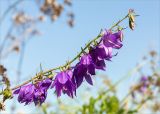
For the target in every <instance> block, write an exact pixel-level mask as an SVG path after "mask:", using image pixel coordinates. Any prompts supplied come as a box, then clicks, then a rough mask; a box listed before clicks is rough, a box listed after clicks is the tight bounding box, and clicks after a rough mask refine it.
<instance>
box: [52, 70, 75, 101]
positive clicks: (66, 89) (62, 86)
mask: <svg viewBox="0 0 160 114" xmlns="http://www.w3.org/2000/svg"><path fill="white" fill-rule="evenodd" d="M72 76H73V73H72V70H66V71H62V72H60V73H58V74H57V75H56V78H55V80H54V83H53V85H52V88H53V87H55V89H56V93H57V96H58V97H59V96H61V93H62V92H63V93H66V94H67V95H68V96H70V97H72V98H73V96H74V94H75V95H76V86H75V84H74V83H73V82H72Z"/></svg>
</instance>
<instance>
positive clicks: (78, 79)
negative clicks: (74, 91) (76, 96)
mask: <svg viewBox="0 0 160 114" xmlns="http://www.w3.org/2000/svg"><path fill="white" fill-rule="evenodd" d="M92 75H95V65H94V63H93V60H92V57H91V56H90V54H84V55H83V56H82V57H81V59H80V62H79V63H77V65H76V66H75V68H74V72H73V80H74V82H75V83H76V86H77V88H78V87H79V86H80V85H81V84H82V82H83V79H84V78H85V80H86V81H87V82H88V83H89V84H90V85H93V82H92V79H91V76H92Z"/></svg>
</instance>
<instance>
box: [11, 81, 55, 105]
mask: <svg viewBox="0 0 160 114" xmlns="http://www.w3.org/2000/svg"><path fill="white" fill-rule="evenodd" d="M51 83H52V80H51V79H45V80H43V81H40V82H38V83H36V84H35V85H34V84H28V85H25V86H22V87H20V88H19V89H17V90H15V91H14V92H13V94H18V101H19V102H20V103H25V105H27V104H30V103H31V102H34V103H35V105H37V104H40V105H41V104H42V103H43V102H44V101H45V99H46V97H47V90H48V88H49V86H50V85H51Z"/></svg>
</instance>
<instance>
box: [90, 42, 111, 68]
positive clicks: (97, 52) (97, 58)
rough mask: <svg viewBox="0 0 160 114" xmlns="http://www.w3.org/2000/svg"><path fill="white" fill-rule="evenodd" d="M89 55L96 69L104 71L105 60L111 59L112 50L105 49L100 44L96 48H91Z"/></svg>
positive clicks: (109, 48)
mask: <svg viewBox="0 0 160 114" xmlns="http://www.w3.org/2000/svg"><path fill="white" fill-rule="evenodd" d="M89 53H90V55H91V57H92V60H93V62H94V64H95V67H96V69H101V70H105V67H106V64H105V60H110V59H111V58H112V48H111V47H106V46H105V45H104V44H102V43H101V44H100V45H98V46H96V47H91V48H90V50H89Z"/></svg>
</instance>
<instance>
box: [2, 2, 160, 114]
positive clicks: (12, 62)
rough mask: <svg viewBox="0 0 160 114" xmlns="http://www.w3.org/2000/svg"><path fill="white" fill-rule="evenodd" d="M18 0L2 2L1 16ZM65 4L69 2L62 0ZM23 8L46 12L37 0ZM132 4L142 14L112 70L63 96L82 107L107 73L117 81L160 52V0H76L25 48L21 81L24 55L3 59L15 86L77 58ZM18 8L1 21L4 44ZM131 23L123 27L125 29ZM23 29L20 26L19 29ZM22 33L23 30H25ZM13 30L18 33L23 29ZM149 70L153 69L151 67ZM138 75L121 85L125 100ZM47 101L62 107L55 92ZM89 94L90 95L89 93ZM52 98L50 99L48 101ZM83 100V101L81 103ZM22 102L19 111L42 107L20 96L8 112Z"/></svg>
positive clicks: (34, 14) (127, 33)
mask: <svg viewBox="0 0 160 114" xmlns="http://www.w3.org/2000/svg"><path fill="white" fill-rule="evenodd" d="M15 1H16V0H0V17H1V16H2V14H3V13H4V11H6V9H7V8H8V7H9V5H10V4H12V3H14V2H15ZM59 2H60V3H61V2H63V1H62V0H59ZM16 7H17V9H20V10H22V11H25V12H26V13H27V14H28V15H30V16H32V17H33V18H35V17H38V16H40V15H41V14H42V13H41V12H40V10H39V7H38V5H37V4H36V3H35V2H33V0H23V2H22V3H20V4H19V5H17V6H16ZM130 8H132V9H134V10H135V12H136V14H139V15H140V16H139V17H137V18H136V29H135V30H134V31H131V30H130V29H128V28H127V29H126V30H125V31H124V42H123V44H124V46H123V48H122V49H120V50H118V56H116V57H114V58H113V59H112V62H107V69H106V71H105V72H104V71H100V72H98V75H97V76H96V77H95V78H94V86H93V87H92V86H90V85H88V84H84V85H83V86H81V87H80V88H79V89H78V91H77V97H76V98H75V99H71V98H69V97H66V96H65V95H64V96H62V98H60V99H63V100H62V101H63V102H64V103H66V104H69V105H71V104H76V105H80V104H82V103H83V102H85V100H83V101H81V99H80V98H83V99H87V98H89V96H96V90H97V89H95V88H97V87H98V86H100V85H101V82H100V80H99V79H98V77H99V76H101V75H107V76H108V78H109V79H111V80H112V82H116V81H117V80H118V79H120V78H121V77H122V76H124V75H125V74H126V72H128V71H129V70H130V69H132V68H133V67H135V66H136V64H137V62H138V61H140V60H141V58H142V57H143V55H145V54H146V53H148V51H150V50H152V49H154V50H156V51H157V52H158V53H160V32H159V31H160V13H159V11H160V1H159V0H134V1H133V0H73V1H72V6H71V7H68V6H67V7H65V8H64V12H62V14H61V16H60V17H59V18H58V19H57V20H56V21H54V22H53V21H51V20H50V18H47V17H46V18H45V20H44V21H43V22H41V23H38V24H37V25H36V28H37V29H38V30H39V31H40V35H34V36H33V37H32V38H31V40H28V41H27V43H26V46H25V53H24V58H23V64H22V66H21V75H20V78H19V82H17V81H16V78H15V77H16V75H17V72H16V71H17V68H18V67H17V66H18V64H17V63H18V61H19V58H20V54H17V53H16V52H15V53H11V54H10V55H9V56H8V57H7V58H5V59H2V60H1V64H4V65H5V67H6V68H7V69H9V70H8V76H9V79H10V80H11V84H12V86H14V85H16V84H17V83H20V82H23V81H25V80H27V79H30V78H31V77H32V76H34V75H35V74H36V73H37V72H39V71H40V64H41V65H42V68H43V69H44V70H45V69H49V68H52V67H56V66H59V65H61V64H64V63H65V62H66V61H67V60H70V59H72V58H73V57H74V56H75V55H76V54H77V53H78V52H79V51H80V49H81V47H83V46H84V45H85V43H87V42H88V41H89V40H91V39H93V38H94V37H95V36H96V35H98V33H99V32H100V29H107V28H110V27H111V26H112V25H113V23H115V22H117V21H118V20H119V19H121V18H123V17H124V16H125V15H126V14H127V13H128V10H129V9H130ZM67 11H72V12H73V13H74V15H75V18H74V26H73V27H69V26H68V25H67V24H66V12H67ZM14 15H15V13H14V12H9V13H8V14H7V16H6V18H5V19H4V20H3V22H2V23H1V24H0V44H1V43H2V41H3V38H4V37H5V36H6V34H7V32H8V29H9V28H10V26H12V19H13V17H14ZM127 23H128V21H125V22H123V23H122V24H121V25H122V26H123V27H125V26H126V25H127ZM16 30H18V29H16ZM19 31H21V30H19ZM13 33H14V34H15V35H16V36H18V33H17V31H13ZM145 72H146V73H149V72H148V71H147V70H146V71H145ZM137 78H139V77H136V75H134V76H133V77H131V78H129V79H127V80H125V81H124V82H123V83H121V84H120V85H119V86H118V89H117V90H118V96H119V98H122V97H123V96H124V95H125V94H126V92H127V89H128V88H129V86H128V85H132V84H133V83H135V82H136V80H137ZM86 87H89V88H91V93H87V92H86V91H84V88H86ZM49 93H50V94H49V95H48V96H49V97H48V98H47V101H49V102H52V103H53V109H54V108H56V106H55V105H56V104H57V103H56V102H57V100H56V99H57V97H56V96H55V94H53V91H49ZM83 95H84V96H86V95H88V96H87V97H85V98H84V96H83ZM47 101H46V102H47ZM77 101H78V103H77ZM13 102H14V105H17V107H18V108H17V109H16V110H17V112H25V113H26V112H27V113H31V112H32V111H34V110H36V108H35V107H34V106H33V104H32V105H29V106H23V104H19V103H18V101H17V100H10V101H7V104H6V112H8V113H9V112H10V110H11V109H10V107H11V106H12V105H13Z"/></svg>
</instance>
